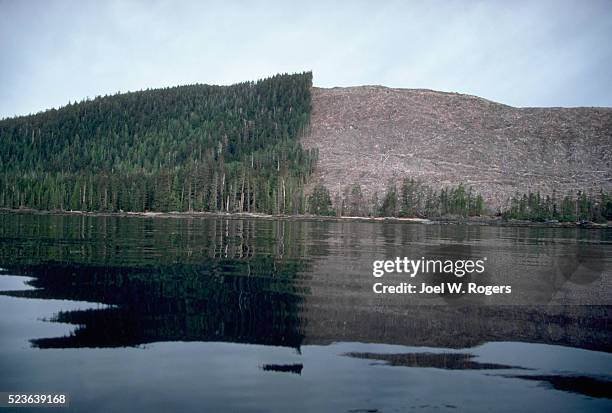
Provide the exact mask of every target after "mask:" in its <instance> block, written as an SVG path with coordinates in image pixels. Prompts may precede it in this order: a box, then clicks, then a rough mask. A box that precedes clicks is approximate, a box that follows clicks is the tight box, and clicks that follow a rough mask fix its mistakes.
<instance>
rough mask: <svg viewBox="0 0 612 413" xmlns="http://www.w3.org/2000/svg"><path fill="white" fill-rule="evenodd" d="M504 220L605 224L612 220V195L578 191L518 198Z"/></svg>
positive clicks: (526, 195)
mask: <svg viewBox="0 0 612 413" xmlns="http://www.w3.org/2000/svg"><path fill="white" fill-rule="evenodd" d="M502 216H503V217H504V218H505V219H520V220H528V221H538V222H544V221H559V222H578V221H592V222H606V221H610V220H612V195H611V194H610V193H607V192H604V191H603V190H601V191H600V192H599V194H598V195H588V194H587V193H586V192H583V191H578V192H577V193H576V195H575V196H571V195H565V196H563V197H559V196H557V194H556V192H553V194H552V196H551V195H547V196H541V195H540V193H539V192H538V193H531V192H530V193H529V194H523V195H515V196H514V197H512V199H511V201H510V206H509V207H508V208H507V209H506V210H505V211H504V212H503V214H502Z"/></svg>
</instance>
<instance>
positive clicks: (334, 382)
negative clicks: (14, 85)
mask: <svg viewBox="0 0 612 413" xmlns="http://www.w3.org/2000/svg"><path fill="white" fill-rule="evenodd" d="M611 252H612V231H610V230H586V229H560V228H501V227H487V226H466V225H419V224H404V223H381V222H378V223H369V222H329V221H316V220H312V221H291V220H263V219H226V218H195V219H192V218H168V219H162V218H156V219H152V218H140V217H131V218H127V217H123V218H121V217H86V216H50V215H27V214H0V267H1V268H2V270H0V274H1V275H0V291H2V293H1V295H0V391H15V392H28V391H30V392H50V391H54V392H67V393H69V394H70V396H71V401H70V404H71V407H70V410H73V411H83V412H97V411H99V412H107V411H125V412H135V411H136V412H137V411H143V412H144V411H146V412H149V411H151V412H156V411H160V412H165V411H283V412H284V411H288V410H291V411H296V412H301V411H306V412H320V411H334V412H337V411H340V412H342V411H344V412H349V411H351V412H366V411H380V412H386V411H414V410H421V411H430V410H436V411H445V410H448V411H454V410H457V409H463V410H469V411H490V410H495V411H541V410H543V409H551V410H553V411H577V410H578V411H610V410H611V409H612V329H611V328H610V320H611V314H612V302H611V301H612V293H611V292H612V290H611V285H610V280H611V279H612V277H611V275H612V272H611V269H612V254H611ZM404 256H406V257H410V258H415V259H418V258H420V257H426V258H429V257H439V258H449V259H469V258H482V257H486V258H487V260H486V271H485V273H484V274H482V275H479V276H478V277H462V278H461V281H463V282H468V281H469V282H476V283H478V284H479V285H480V284H486V285H489V284H492V285H496V284H504V285H505V284H509V285H512V294H509V295H503V296H501V295H494V296H480V295H478V296H474V295H470V294H465V295H460V296H451V295H448V294H433V295H405V294H394V295H388V294H385V295H382V294H374V293H373V291H372V285H373V283H375V282H383V283H385V284H390V285H391V284H397V283H400V282H404V281H407V277H406V276H405V275H404V274H387V275H385V276H383V277H381V278H375V277H373V275H372V262H373V261H375V260H385V259H394V258H395V257H404ZM443 277H445V275H442V274H420V275H418V276H417V280H418V283H420V282H439V281H440V282H442V281H448V280H442V278H443ZM18 411H27V409H23V408H21V409H19V410H18ZM33 411H35V410H33Z"/></svg>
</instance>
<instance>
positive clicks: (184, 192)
mask: <svg viewBox="0 0 612 413" xmlns="http://www.w3.org/2000/svg"><path fill="white" fill-rule="evenodd" d="M311 86H312V73H310V72H305V73H301V74H294V75H287V74H284V75H276V76H273V77H271V78H267V79H263V80H260V81H258V82H245V83H240V84H236V85H232V86H208V85H189V86H179V87H172V88H166V89H156V90H146V91H140V92H133V93H125V94H116V95H113V96H104V97H97V98H95V99H92V100H86V101H83V102H79V103H73V104H69V105H67V106H65V107H62V108H60V109H57V110H56V109H51V110H48V111H45V112H42V113H38V114H35V115H30V116H22V117H16V118H10V119H4V120H2V121H0V207H5V208H24V207H27V208H35V209H43V210H82V211H225V212H242V211H245V212H266V213H302V212H304V208H305V197H304V184H305V183H306V182H307V181H308V177H309V175H310V173H311V172H312V169H313V167H314V164H315V162H316V156H317V155H316V152H315V151H305V150H303V149H302V148H301V146H300V144H299V137H300V136H301V135H302V134H303V133H305V131H306V130H307V128H308V125H309V120H310V110H311V95H310V88H311Z"/></svg>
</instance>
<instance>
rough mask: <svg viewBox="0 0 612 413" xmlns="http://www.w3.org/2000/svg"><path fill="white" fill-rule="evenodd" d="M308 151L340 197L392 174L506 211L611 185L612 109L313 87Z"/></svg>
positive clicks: (381, 183)
mask: <svg viewBox="0 0 612 413" xmlns="http://www.w3.org/2000/svg"><path fill="white" fill-rule="evenodd" d="M312 96H313V112H312V123H311V131H310V134H308V135H307V136H306V137H304V139H303V145H304V146H305V147H307V148H318V149H319V163H318V169H317V172H316V176H315V178H316V180H317V181H320V182H323V183H324V184H325V185H326V186H327V187H328V188H329V189H330V191H331V193H332V194H335V193H341V192H342V191H343V189H344V188H345V187H346V186H347V185H350V184H353V183H359V184H360V185H361V186H362V189H363V190H364V192H365V193H366V194H367V195H368V199H369V196H371V195H372V194H373V192H375V191H377V192H378V194H379V196H381V195H382V194H383V193H384V191H385V188H386V185H387V182H388V181H389V180H394V181H397V182H399V181H401V180H402V179H403V178H405V177H408V178H415V179H416V180H418V181H420V182H423V183H425V184H428V185H430V186H432V187H434V188H436V189H440V188H441V187H445V186H455V185H458V184H459V183H463V184H466V185H467V186H471V187H472V188H473V189H474V190H475V191H477V192H479V193H481V194H482V195H483V197H484V198H485V201H486V202H487V204H488V206H489V207H491V208H492V209H494V210H497V209H499V208H503V207H504V206H505V205H506V204H507V202H508V198H509V197H510V196H512V195H513V194H515V193H517V192H520V193H526V192H528V191H532V192H536V191H540V192H541V193H542V194H550V193H552V191H553V189H554V190H556V191H557V193H559V194H565V193H571V192H574V193H575V192H576V191H578V190H586V191H588V192H590V193H593V192H598V191H599V190H600V189H601V188H603V189H604V190H611V189H612V108H514V107H511V106H506V105H502V104H499V103H495V102H491V101H488V100H485V99H481V98H478V97H475V96H469V95H461V94H456V93H443V92H436V91H431V90H422V89H391V88H386V87H381V86H360V87H348V88H332V89H322V88H313V95H312Z"/></svg>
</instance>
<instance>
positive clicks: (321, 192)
mask: <svg viewBox="0 0 612 413" xmlns="http://www.w3.org/2000/svg"><path fill="white" fill-rule="evenodd" d="M308 204H309V208H308V212H310V213H311V214H315V215H326V216H333V215H336V212H335V211H334V209H333V208H332V201H331V196H330V195H329V190H328V189H327V188H326V187H325V185H323V184H317V185H316V186H315V187H314V189H313V190H312V194H311V195H310V198H309V200H308Z"/></svg>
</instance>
